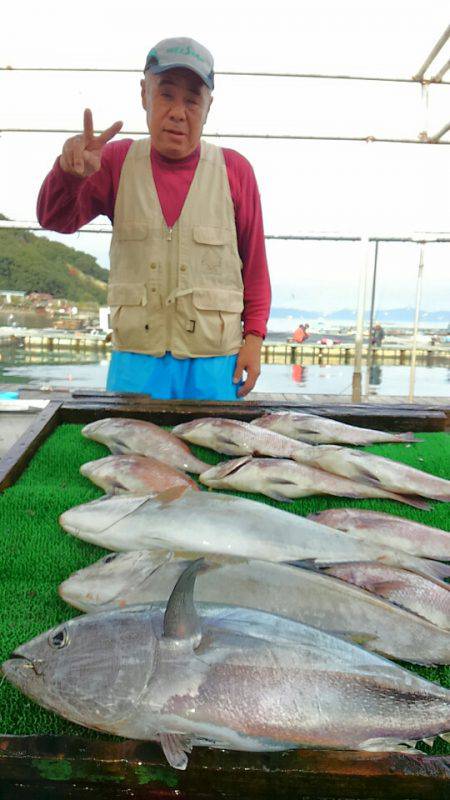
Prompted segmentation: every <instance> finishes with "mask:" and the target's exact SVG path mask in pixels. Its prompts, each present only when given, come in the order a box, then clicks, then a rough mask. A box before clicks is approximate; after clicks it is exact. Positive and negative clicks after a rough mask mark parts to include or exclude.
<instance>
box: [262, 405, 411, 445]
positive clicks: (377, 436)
mask: <svg viewBox="0 0 450 800" xmlns="http://www.w3.org/2000/svg"><path fill="white" fill-rule="evenodd" d="M250 424H251V425H256V426H257V427H258V428H267V429H268V430H270V431H274V432H275V433H281V434H282V435H283V436H289V437H290V438H291V439H296V440H297V441H299V442H307V443H308V444H353V445H367V444H374V443H375V442H416V441H420V439H416V438H415V437H414V434H412V433H383V431H376V430H371V429H370V428H358V427H356V426H355V425H346V424H345V423H343V422H337V421H336V420H334V419H329V418H328V417H322V416H319V415H317V414H308V413H306V412H305V411H302V412H298V411H297V412H292V411H278V412H276V413H274V414H264V416H263V417H258V419H254V420H253V421H252V422H251V423H250Z"/></svg>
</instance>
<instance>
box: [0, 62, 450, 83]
mask: <svg viewBox="0 0 450 800" xmlns="http://www.w3.org/2000/svg"><path fill="white" fill-rule="evenodd" d="M0 72H113V73H116V72H119V73H120V72H123V73H134V74H142V69H135V68H132V67H130V68H128V69H125V68H119V67H13V66H11V65H9V64H8V65H7V66H5V67H0ZM214 74H215V75H216V76H217V75H225V76H232V77H245V78H303V79H306V80H309V79H310V78H311V79H313V80H315V79H318V80H327V81H329V80H331V81H379V82H381V83H417V81H416V80H415V79H414V78H387V77H384V76H383V77H382V76H380V75H327V74H323V73H311V72H239V71H235V70H215V73H214ZM433 80H434V79H433V78H431V79H430V83H431V82H433ZM444 83H450V82H449V81H444Z"/></svg>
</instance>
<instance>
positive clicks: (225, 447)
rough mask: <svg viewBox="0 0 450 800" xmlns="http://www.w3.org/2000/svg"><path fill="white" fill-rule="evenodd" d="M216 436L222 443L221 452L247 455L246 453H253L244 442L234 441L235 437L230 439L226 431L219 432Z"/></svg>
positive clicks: (232, 454)
mask: <svg viewBox="0 0 450 800" xmlns="http://www.w3.org/2000/svg"><path fill="white" fill-rule="evenodd" d="M216 438H217V441H218V442H219V444H220V449H221V452H222V453H225V454H226V455H230V456H236V455H238V456H240V455H245V454H246V453H248V455H251V454H252V451H251V450H250V448H249V447H247V446H246V445H244V444H237V442H234V441H233V439H230V437H229V436H227V435H226V433H219V434H218V435H217V437H216Z"/></svg>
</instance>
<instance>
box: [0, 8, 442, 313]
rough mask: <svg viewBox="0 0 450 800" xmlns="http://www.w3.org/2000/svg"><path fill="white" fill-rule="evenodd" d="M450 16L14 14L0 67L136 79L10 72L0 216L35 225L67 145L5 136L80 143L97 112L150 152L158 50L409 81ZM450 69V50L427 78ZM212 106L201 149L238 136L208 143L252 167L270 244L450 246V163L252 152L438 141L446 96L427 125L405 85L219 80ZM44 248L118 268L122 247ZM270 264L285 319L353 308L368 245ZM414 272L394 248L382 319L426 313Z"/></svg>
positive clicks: (435, 96)
mask: <svg viewBox="0 0 450 800" xmlns="http://www.w3.org/2000/svg"><path fill="white" fill-rule="evenodd" d="M64 9H65V10H64ZM448 11H449V6H448V1H447V0H428V1H427V3H423V1H422V0H421V1H420V2H419V0H376V1H375V0H339V2H338V0H277V2H276V3H273V2H272V0H270V2H267V1H266V0H256V1H255V0H247V2H245V3H243V2H242V0H228V2H227V3H226V4H225V3H221V2H215V3H211V2H204V1H203V0H191V2H186V0H184V1H183V2H181V1H180V0H172V2H170V4H169V3H168V2H167V0H166V2H164V3H160V4H158V3H156V2H153V3H151V4H150V3H148V2H140V1H139V0H127V3H124V2H123V0H121V1H120V2H117V0H110V2H109V3H107V4H105V3H102V4H97V5H96V4H93V3H92V2H86V0H78V2H77V3H76V5H75V6H74V7H73V8H72V9H70V8H69V7H66V6H63V5H62V4H61V2H60V1H59V2H54V1H53V0H40V2H39V3H36V2H34V1H32V0H27V1H26V2H24V1H23V0H22V1H21V0H16V3H15V4H14V6H13V7H11V6H10V7H9V8H8V11H7V12H5V14H4V15H3V19H2V29H3V30H2V33H3V36H2V41H1V44H0V66H1V67H5V66H8V65H9V66H12V67H15V68H16V69H17V68H19V67H22V68H25V67H33V68H41V69H42V68H43V67H52V68H61V67H66V68H68V67H70V68H88V69H89V68H106V69H107V68H116V69H127V70H136V71H135V72H127V73H117V72H103V73H93V72H73V73H67V72H66V73H61V72H57V71H55V72H46V71H33V72H26V71H25V72H22V71H15V70H3V71H0V93H1V96H2V99H3V101H2V103H1V108H0V129H2V130H3V132H2V133H1V134H0V175H1V176H2V180H1V182H0V212H2V213H4V214H6V215H7V216H8V217H10V218H12V219H16V220H27V221H31V220H34V219H35V206H36V198H37V194H38V191H39V187H40V185H41V183H42V180H43V179H44V177H45V175H46V173H47V172H48V171H49V169H50V168H51V166H52V164H53V163H54V161H55V159H56V157H57V156H58V155H59V153H60V152H61V148H62V144H63V142H64V140H65V138H67V136H68V135H70V134H54V133H30V132H23V133H5V132H4V129H5V128H25V129H30V128H46V129H48V128H66V129H76V130H79V129H80V127H81V125H82V115H83V109H84V108H85V107H86V106H89V107H90V108H92V110H93V115H94V125H95V127H96V128H97V129H102V128H105V127H107V126H109V125H110V124H111V123H112V122H114V121H115V120H116V119H122V120H123V121H124V130H129V131H136V132H137V131H139V132H140V134H139V135H145V133H146V129H145V118H144V112H143V110H142V108H141V105H140V97H139V81H140V78H141V74H140V71H141V70H142V68H143V65H144V62H145V57H146V54H147V52H148V50H149V49H150V48H151V47H152V46H153V45H154V44H155V43H156V42H158V41H159V40H160V39H163V38H165V37H168V36H192V37H193V38H195V39H197V40H199V41H200V42H202V43H203V44H205V45H206V46H207V47H208V48H209V49H210V50H211V51H212V53H213V55H214V58H215V67H216V71H251V72H254V71H266V72H277V73H280V72H281V73H283V72H295V73H308V74H311V73H320V74H346V75H358V76H377V77H383V76H384V77H397V78H410V77H411V76H412V75H413V74H414V73H415V72H417V71H418V69H419V67H420V66H421V65H422V63H423V61H424V60H425V58H426V56H427V55H428V53H429V52H430V50H431V49H432V47H433V46H434V44H435V43H436V41H437V40H438V38H439V37H440V36H441V34H442V33H443V32H444V30H445V29H446V27H447V25H448V24H449V13H448ZM5 18H6V19H5ZM18 31H20V36H19V35H18ZM448 58H450V42H447V45H446V46H445V47H444V48H443V50H442V51H441V53H440V54H439V56H438V58H437V59H436V61H435V62H434V63H433V66H432V68H431V69H430V70H429V71H428V72H427V76H429V75H432V74H435V73H436V72H437V71H438V70H439V68H440V67H441V66H442V64H443V63H444V62H445V61H446V60H447V59H448ZM447 80H449V81H450V72H449V73H448V75H447ZM214 95H215V99H214V103H213V106H212V110H211V113H210V115H209V118H208V121H207V124H206V126H205V130H204V133H209V134H216V133H221V134H232V135H233V136H232V138H228V137H227V138H212V139H210V140H209V141H212V142H213V143H215V144H219V145H223V146H226V147H232V148H234V149H236V150H238V151H239V152H241V153H242V154H243V155H245V156H246V157H247V158H248V159H249V161H250V162H251V164H252V166H253V168H254V170H255V174H256V177H257V181H258V185H259V189H260V193H261V201H262V207H263V216H264V225H265V232H266V234H268V235H295V234H297V235H300V234H305V233H309V234H320V233H321V232H325V231H328V232H331V231H332V232H335V233H336V234H337V235H353V236H367V235H369V236H370V235H375V236H377V235H378V236H411V235H416V234H417V233H419V232H423V231H428V232H430V233H431V232H440V233H444V234H445V233H446V234H447V236H450V222H449V211H450V195H449V192H450V189H449V186H450V181H449V178H450V168H449V158H450V147H447V146H431V145H423V146H422V145H414V144H383V143H373V142H371V143H366V142H333V141H320V142H317V141H315V142H314V141H292V140H279V139H278V140H277V139H275V140H261V139H251V138H239V136H238V134H244V133H245V134H249V133H253V134H258V133H259V134H264V133H266V134H267V133H272V134H275V133H277V134H298V135H315V136H317V135H319V136H369V135H372V136H378V137H386V138H388V137H394V138H409V139H415V138H417V137H418V134H419V133H420V132H421V131H423V130H426V131H428V133H429V134H431V135H432V134H434V133H436V132H437V131H438V130H440V129H441V128H442V127H443V126H444V125H445V124H446V123H448V122H449V121H450V113H449V109H450V85H442V86H436V85H432V86H430V88H429V93H428V108H427V109H426V108H425V103H424V101H423V99H422V93H421V87H420V85H419V84H409V83H408V84H401V83H381V82H363V81H340V80H339V81H338V80H329V79H327V80H315V79H299V78H270V77H248V76H247V77H243V76H226V75H224V76H220V75H219V76H217V78H216V88H215V92H214ZM137 135H138V134H137ZM445 139H446V140H448V141H450V134H446V137H445ZM97 221H100V222H104V221H105V219H104V218H98V220H97ZM47 235H49V236H51V237H52V238H55V239H57V240H59V241H63V242H65V243H66V244H68V245H70V246H73V247H76V248H78V249H81V250H84V251H86V252H89V253H92V255H94V256H95V257H96V258H97V259H98V261H99V263H100V264H101V265H102V266H104V267H108V248H109V238H110V237H109V235H108V234H90V233H79V234H75V235H72V236H60V235H57V234H47ZM267 254H268V261H269V268H270V274H271V281H272V287H273V304H274V305H276V306H286V307H288V306H289V307H295V308H301V309H314V310H320V311H323V312H328V311H332V310H335V309H338V308H343V307H345V308H354V307H355V305H356V298H357V289H358V279H359V273H360V269H361V265H362V263H363V261H364V258H365V253H364V248H363V247H362V246H361V245H358V244H351V243H330V242H287V241H271V240H269V241H267ZM418 262H419V247H418V245H415V244H404V245H400V244H382V245H381V246H380V250H379V261H378V275H379V278H378V288H377V306H378V307H379V308H395V307H404V306H413V305H414V303H415V292H416V280H417V270H418ZM449 264H450V243H449V244H431V243H430V244H427V245H426V248H425V269H424V281H423V297H422V307H423V308H424V309H428V310H441V309H444V308H447V309H450V291H449V280H448V274H449ZM369 290H370V286H368V292H369Z"/></svg>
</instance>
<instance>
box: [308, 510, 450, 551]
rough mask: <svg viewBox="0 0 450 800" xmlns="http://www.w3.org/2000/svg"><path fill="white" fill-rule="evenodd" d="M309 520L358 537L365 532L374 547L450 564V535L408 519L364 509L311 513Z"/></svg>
mask: <svg viewBox="0 0 450 800" xmlns="http://www.w3.org/2000/svg"><path fill="white" fill-rule="evenodd" d="M308 518H309V519H312V520H314V521H315V522H320V523H321V524H322V525H329V526H330V527H331V528H338V530H340V531H350V532H351V533H354V534H356V535H358V536H359V535H361V534H362V533H364V534H365V535H367V538H368V540H370V541H372V542H373V543H374V544H375V543H376V544H385V545H388V546H389V547H395V548H397V549H398V550H404V551H405V552H407V553H412V554H413V555H416V556H423V557H425V558H435V559H437V560H438V561H450V533H448V532H447V531H443V530H441V529H440V528H432V527H431V526H429V525H422V524H421V523H420V522H414V521H413V520H410V519H405V518H404V517H396V516H394V515H393V514H385V513H383V512H381V511H368V510H367V509H364V508H329V509H327V510H326V511H320V512H319V513H317V514H309V515H308Z"/></svg>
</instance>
